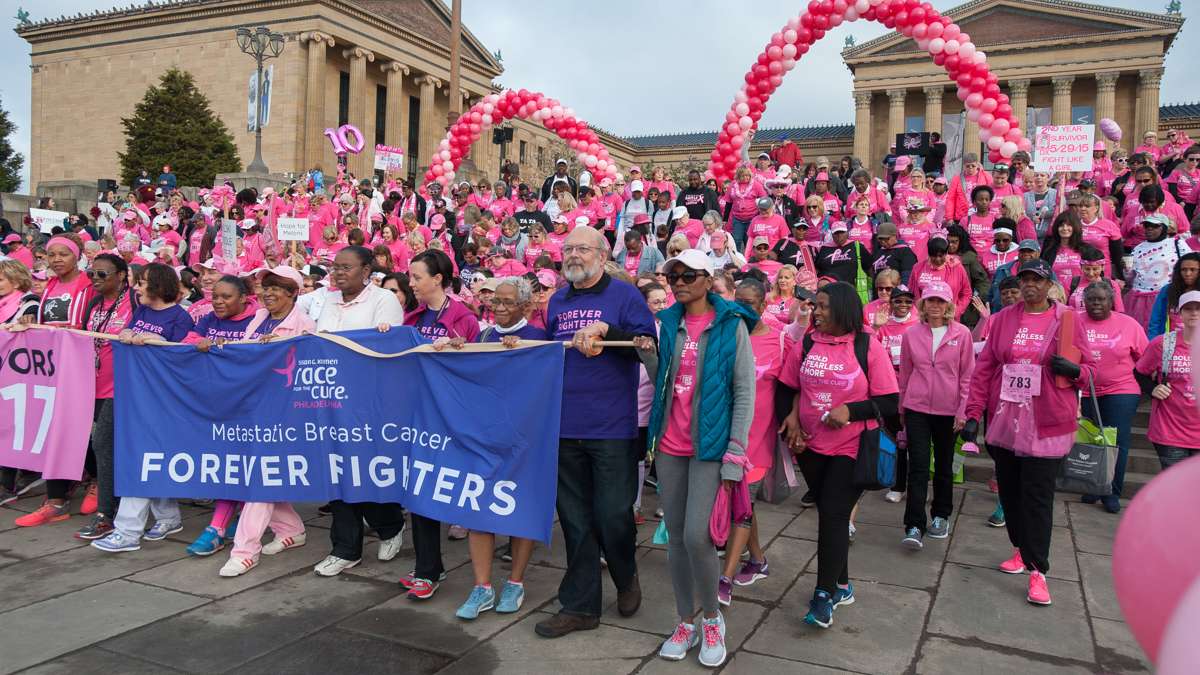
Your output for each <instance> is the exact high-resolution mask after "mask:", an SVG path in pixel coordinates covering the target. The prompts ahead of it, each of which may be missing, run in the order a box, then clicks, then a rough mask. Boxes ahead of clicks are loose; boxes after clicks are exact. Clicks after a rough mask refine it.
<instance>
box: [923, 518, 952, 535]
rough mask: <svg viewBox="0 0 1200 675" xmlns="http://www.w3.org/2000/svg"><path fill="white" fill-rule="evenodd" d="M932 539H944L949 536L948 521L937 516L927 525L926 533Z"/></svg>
mask: <svg viewBox="0 0 1200 675" xmlns="http://www.w3.org/2000/svg"><path fill="white" fill-rule="evenodd" d="M926 534H928V535H929V536H930V537H932V538H934V539H945V538H946V537H949V536H950V521H948V520H946V519H945V518H942V517H941V516H937V517H935V518H934V519H933V521H932V522H931V523H929V531H928V532H926Z"/></svg>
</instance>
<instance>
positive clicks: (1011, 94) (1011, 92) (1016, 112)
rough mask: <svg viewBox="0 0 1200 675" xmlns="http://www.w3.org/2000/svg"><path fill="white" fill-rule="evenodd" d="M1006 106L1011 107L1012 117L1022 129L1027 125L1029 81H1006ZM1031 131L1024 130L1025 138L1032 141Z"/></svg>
mask: <svg viewBox="0 0 1200 675" xmlns="http://www.w3.org/2000/svg"><path fill="white" fill-rule="evenodd" d="M1008 104H1009V105H1011V106H1012V109H1013V117H1015V118H1017V123H1018V124H1019V125H1020V126H1021V128H1022V129H1025V125H1026V124H1027V123H1028V119H1027V118H1028V114H1027V113H1028V112H1029V80H1009V81H1008ZM1033 131H1034V130H1033V129H1025V137H1026V138H1029V139H1030V140H1032V139H1033Z"/></svg>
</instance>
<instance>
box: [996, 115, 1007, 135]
mask: <svg viewBox="0 0 1200 675" xmlns="http://www.w3.org/2000/svg"><path fill="white" fill-rule="evenodd" d="M1008 129H1009V124H1008V120H1006V119H1004V118H1003V117H998V118H996V121H994V122H992V134H994V135H996V136H1003V135H1004V134H1006V133H1008Z"/></svg>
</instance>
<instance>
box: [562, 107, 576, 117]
mask: <svg viewBox="0 0 1200 675" xmlns="http://www.w3.org/2000/svg"><path fill="white" fill-rule="evenodd" d="M574 116H575V109H574V108H563V117H574Z"/></svg>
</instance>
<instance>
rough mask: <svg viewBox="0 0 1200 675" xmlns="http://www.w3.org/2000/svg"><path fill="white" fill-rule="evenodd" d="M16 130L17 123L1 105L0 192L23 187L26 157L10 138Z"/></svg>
mask: <svg viewBox="0 0 1200 675" xmlns="http://www.w3.org/2000/svg"><path fill="white" fill-rule="evenodd" d="M16 131H17V125H15V124H13V122H12V120H10V119H9V118H8V111H7V110H5V109H4V108H3V107H0V192H16V191H17V190H19V189H20V188H21V169H22V168H23V167H24V166H25V157H23V156H22V155H21V153H19V152H17V151H16V150H14V149H13V146H12V141H10V140H9V137H10V136H12V135H13V134H14V133H15V132H16Z"/></svg>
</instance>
